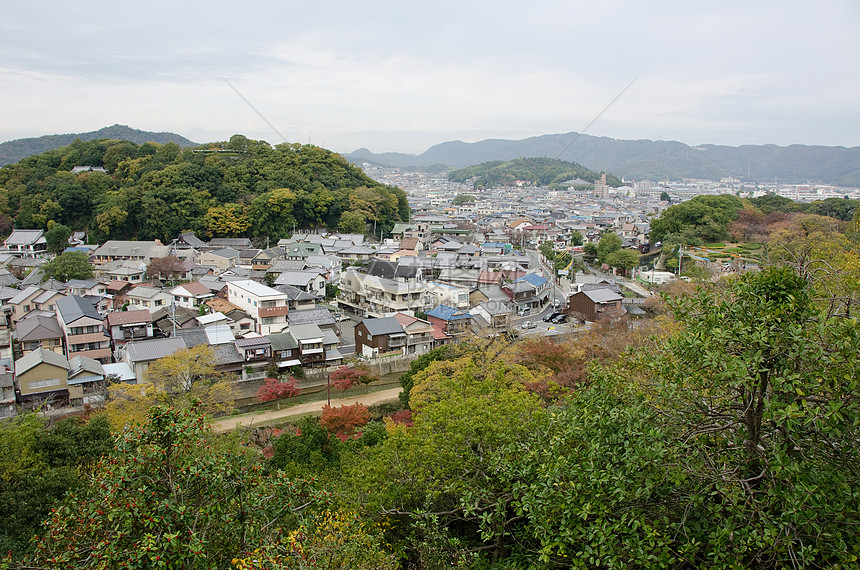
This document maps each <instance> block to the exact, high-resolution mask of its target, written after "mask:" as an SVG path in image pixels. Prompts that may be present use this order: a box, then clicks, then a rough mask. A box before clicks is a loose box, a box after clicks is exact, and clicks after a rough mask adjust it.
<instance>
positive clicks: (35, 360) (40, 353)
mask: <svg viewBox="0 0 860 570" xmlns="http://www.w3.org/2000/svg"><path fill="white" fill-rule="evenodd" d="M43 362H44V363H46V364H52V365H54V366H59V367H60V368H64V369H66V370H68V369H69V361H68V360H66V357H65V356H63V355H62V354H57V353H56V352H54V351H52V350H45V349H44V348H37V349H36V350H34V351H33V352H30V353H27V354H25V355H24V356H22V357H21V358H19V359H18V361H17V362H16V363H15V375H16V376H20V375H21V374H24V373H25V372H27V371H28V370H30V369H31V368H34V367H36V366H38V365H39V364H42V363H43Z"/></svg>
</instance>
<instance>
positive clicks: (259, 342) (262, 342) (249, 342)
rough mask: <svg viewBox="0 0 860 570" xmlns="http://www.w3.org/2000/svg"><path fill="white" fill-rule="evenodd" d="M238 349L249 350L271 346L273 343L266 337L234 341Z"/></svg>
mask: <svg viewBox="0 0 860 570" xmlns="http://www.w3.org/2000/svg"><path fill="white" fill-rule="evenodd" d="M233 342H234V343H235V345H236V346H237V347H242V348H248V347H255V346H271V344H272V342H271V341H270V340H269V339H268V337H265V336H254V337H250V338H237V339H236V340H235V341H233Z"/></svg>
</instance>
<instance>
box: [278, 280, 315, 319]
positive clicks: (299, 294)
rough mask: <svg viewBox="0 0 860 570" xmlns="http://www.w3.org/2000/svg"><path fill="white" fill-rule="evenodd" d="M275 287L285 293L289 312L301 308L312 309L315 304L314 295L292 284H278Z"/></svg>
mask: <svg viewBox="0 0 860 570" xmlns="http://www.w3.org/2000/svg"><path fill="white" fill-rule="evenodd" d="M275 289H277V290H278V291H280V292H281V293H284V294H286V296H287V305H288V306H289V307H290V312H291V313H292V312H293V311H301V310H303V309H313V308H314V307H315V306H316V301H317V296H316V295H313V294H311V293H307V292H305V291H302V290H301V289H298V288H296V287H293V286H292V285H278V286H277V287H275Z"/></svg>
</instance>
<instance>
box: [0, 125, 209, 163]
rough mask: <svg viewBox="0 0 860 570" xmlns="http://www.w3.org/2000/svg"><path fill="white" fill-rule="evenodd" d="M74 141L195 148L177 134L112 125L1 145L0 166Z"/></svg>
mask: <svg viewBox="0 0 860 570" xmlns="http://www.w3.org/2000/svg"><path fill="white" fill-rule="evenodd" d="M75 139H80V140H82V141H93V140H98V139H116V140H123V141H131V142H133V143H137V144H143V143H145V142H153V143H156V144H167V143H176V144H178V145H179V146H181V147H188V146H197V143H194V142H191V141H190V140H188V139H187V138H185V137H183V136H180V135H177V134H176V133H154V132H151V131H141V130H139V129H132V128H131V127H128V126H126V125H112V126H110V127H104V128H102V129H99V130H97V131H90V132H87V133H73V134H64V135H44V136H41V137H34V138H26V139H15V140H12V141H7V142H4V143H2V144H0V166H2V165H4V164H12V163H14V162H18V161H19V160H21V159H23V158H26V157H28V156H33V155H34V154H40V153H43V152H47V151H49V150H55V149H58V148H60V147H64V146H67V145H70V144H72V143H73V142H74V141H75Z"/></svg>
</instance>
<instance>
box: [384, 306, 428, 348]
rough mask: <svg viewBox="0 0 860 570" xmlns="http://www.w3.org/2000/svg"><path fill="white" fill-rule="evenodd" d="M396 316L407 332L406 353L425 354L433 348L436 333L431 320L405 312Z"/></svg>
mask: <svg viewBox="0 0 860 570" xmlns="http://www.w3.org/2000/svg"><path fill="white" fill-rule="evenodd" d="M394 318H395V319H397V322H398V323H400V326H401V327H403V332H405V333H406V346H405V347H404V348H405V353H406V354H424V353H425V352H428V351H429V350H430V349H432V348H433V341H434V334H433V325H431V324H430V321H425V320H424V319H419V318H418V317H415V316H412V315H407V314H405V313H397V314H396V315H394Z"/></svg>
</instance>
